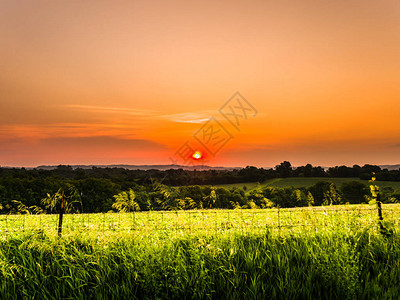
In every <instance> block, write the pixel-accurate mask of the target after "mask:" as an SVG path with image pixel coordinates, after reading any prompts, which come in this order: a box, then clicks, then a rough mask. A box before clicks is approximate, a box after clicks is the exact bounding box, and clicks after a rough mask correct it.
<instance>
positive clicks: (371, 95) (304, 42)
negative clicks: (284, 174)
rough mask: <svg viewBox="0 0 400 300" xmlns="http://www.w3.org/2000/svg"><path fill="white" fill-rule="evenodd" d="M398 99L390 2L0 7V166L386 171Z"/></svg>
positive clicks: (396, 6) (398, 145) (393, 149)
mask: <svg viewBox="0 0 400 300" xmlns="http://www.w3.org/2000/svg"><path fill="white" fill-rule="evenodd" d="M216 2H217V3H216ZM236 91H239V92H240V93H241V95H243V96H244V97H245V98H246V99H247V101H248V102H249V103H250V104H251V105H252V106H253V107H254V108H255V109H256V110H257V115H256V116H254V117H253V116H249V117H248V119H247V120H243V119H242V122H241V123H240V126H239V130H237V129H235V128H234V127H233V126H232V124H230V123H229V122H228V121H227V120H225V119H224V118H223V116H222V115H221V114H220V112H219V111H218V110H219V109H220V107H221V106H222V105H224V103H225V102H226V101H228V99H230V97H231V96H232V95H233V94H234V93H235V92H236ZM399 100H400V2H399V1H397V0H396V1H395V0H393V1H385V0H384V1H369V0H364V1H311V0H305V1H251V2H244V1H201V2H193V1H148V0H146V1H64V2H58V1H11V0H5V1H1V2H0V165H1V166H37V165H41V164H116V163H126V164H169V163H171V159H170V158H172V159H178V160H179V159H181V157H180V156H179V155H177V154H176V153H177V151H178V150H179V149H181V148H180V147H181V146H182V145H183V144H184V143H186V142H188V143H190V145H191V146H192V148H194V149H200V150H202V151H203V152H205V153H204V154H205V158H204V161H203V163H206V164H209V165H225V166H246V165H255V166H260V167H261V166H274V165H276V164H278V163H279V162H281V161H283V160H289V161H291V162H292V164H293V165H302V164H306V163H312V164H313V165H322V166H332V165H339V164H347V165H352V164H356V163H357V164H365V163H374V164H394V163H400V159H399V153H400V134H399V133H400V121H399V111H400V110H399V108H400V104H399ZM211 117H214V118H216V119H217V120H218V121H219V122H220V124H222V126H223V127H224V128H225V129H226V130H227V131H228V132H229V134H230V135H231V136H232V138H231V139H230V140H229V141H228V142H227V143H226V145H224V146H223V147H222V148H221V149H219V151H217V153H216V154H215V155H212V154H211V153H209V151H208V150H207V149H205V148H204V145H201V144H200V143H199V141H198V140H196V139H195V138H194V134H195V133H196V132H197V131H199V130H200V129H201V128H202V126H204V125H205V124H206V122H207V120H209V119H210V118H211ZM178 152H179V151H178ZM178 163H187V162H183V161H178Z"/></svg>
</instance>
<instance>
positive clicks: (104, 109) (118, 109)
mask: <svg viewBox="0 0 400 300" xmlns="http://www.w3.org/2000/svg"><path fill="white" fill-rule="evenodd" d="M63 107H66V108H72V109H79V110H84V111H87V112H105V113H124V114H129V115H141V116H153V115H157V114H158V113H159V112H158V111H155V110H147V109H135V108H124V107H110V106H93V105H78V104H71V105H64V106H63Z"/></svg>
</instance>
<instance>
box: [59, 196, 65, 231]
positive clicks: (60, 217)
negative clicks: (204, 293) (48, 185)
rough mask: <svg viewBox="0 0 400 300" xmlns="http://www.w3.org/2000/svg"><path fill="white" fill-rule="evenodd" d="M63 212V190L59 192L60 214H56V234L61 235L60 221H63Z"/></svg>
mask: <svg viewBox="0 0 400 300" xmlns="http://www.w3.org/2000/svg"><path fill="white" fill-rule="evenodd" d="M63 214H64V191H62V193H61V203H60V214H59V215H58V236H59V237H60V236H61V233H62V223H63Z"/></svg>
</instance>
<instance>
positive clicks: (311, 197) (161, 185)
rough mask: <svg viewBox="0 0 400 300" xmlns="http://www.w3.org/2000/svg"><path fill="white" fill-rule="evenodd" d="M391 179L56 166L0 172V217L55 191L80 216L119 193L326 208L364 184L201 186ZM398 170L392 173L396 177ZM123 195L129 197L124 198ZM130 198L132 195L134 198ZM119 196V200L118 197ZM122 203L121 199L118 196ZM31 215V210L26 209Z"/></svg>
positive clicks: (143, 198) (139, 199) (307, 170)
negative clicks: (69, 196) (75, 205)
mask: <svg viewBox="0 0 400 300" xmlns="http://www.w3.org/2000/svg"><path fill="white" fill-rule="evenodd" d="M373 172H375V173H376V177H377V180H385V179H386V180H388V178H389V179H391V180H394V179H395V178H397V177H396V174H397V173H399V170H397V171H388V170H382V169H381V168H380V167H379V166H372V165H365V166H363V167H359V166H353V167H343V166H341V167H334V168H329V169H327V170H325V169H323V168H321V167H313V166H311V165H309V164H308V165H306V166H302V167H297V168H293V167H292V166H291V164H290V163H289V162H283V163H281V164H280V165H277V166H276V167H275V168H274V169H272V168H271V169H263V168H256V167H246V168H243V169H238V170H231V171H228V170H221V171H220V170H201V171H188V170H182V169H177V170H173V169H171V170H166V171H159V170H127V169H122V168H96V167H93V168H92V169H73V168H71V167H69V166H58V167H57V168H55V169H53V170H41V169H31V170H28V169H24V168H0V213H17V212H20V211H21V210H23V209H22V208H25V211H26V212H28V211H29V208H30V207H35V208H40V209H42V210H44V211H47V212H49V211H48V210H47V209H46V207H45V206H44V205H43V203H42V201H41V200H42V199H43V198H45V197H46V195H52V194H55V193H56V192H57V191H58V190H60V189H62V190H65V191H74V192H73V193H74V197H75V198H76V200H77V201H78V202H79V203H81V205H80V206H79V211H80V212H85V213H89V212H107V211H110V210H113V209H115V205H114V207H113V204H115V203H116V201H117V199H118V198H117V197H118V195H120V197H121V193H124V192H125V193H128V192H129V191H132V194H131V195H132V197H133V198H134V199H133V200H132V201H134V202H135V203H136V204H137V206H136V209H137V210H139V209H140V210H161V209H162V210H166V209H201V208H267V207H274V206H280V207H295V206H307V205H330V204H342V203H362V202H368V201H369V199H370V197H371V195H370V191H369V188H368V186H367V185H365V184H363V183H361V182H356V181H355V182H347V183H344V184H343V185H342V186H340V187H337V186H335V185H334V184H333V183H330V182H329V181H322V182H318V183H317V184H315V185H313V186H311V187H308V188H293V187H286V188H277V187H261V186H258V187H256V188H254V189H252V190H250V191H246V189H245V188H244V187H242V188H239V187H235V188H224V187H212V186H202V185H207V184H208V185H210V184H211V185H216V184H224V183H241V182H263V181H265V180H267V179H271V178H279V177H359V178H362V179H370V178H371V175H372V173H373ZM396 172H397V173H396ZM127 195H128V194H127ZM133 195H134V196H133ZM122 196H124V195H123V194H122ZM382 197H383V201H384V202H397V201H399V200H400V191H394V190H393V189H391V188H386V189H384V190H383V191H382ZM120 199H121V198H120ZM31 211H32V210H31Z"/></svg>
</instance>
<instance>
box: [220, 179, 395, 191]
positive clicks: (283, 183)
mask: <svg viewBox="0 0 400 300" xmlns="http://www.w3.org/2000/svg"><path fill="white" fill-rule="evenodd" d="M319 181H329V182H333V183H334V184H335V185H336V186H337V187H340V186H341V185H342V184H343V183H345V182H349V181H359V182H362V183H364V184H365V185H369V184H370V182H369V181H368V180H361V179H359V178H326V177H289V178H275V179H269V180H267V181H265V182H262V183H260V184H259V183H257V182H247V183H233V184H221V185H216V186H218V187H225V188H232V187H237V188H243V187H244V186H246V189H247V190H252V189H254V188H256V187H257V186H260V187H267V186H272V187H290V186H292V187H295V188H300V187H309V186H312V185H314V184H316V183H317V182H319ZM375 184H376V185H378V186H380V187H382V188H384V187H392V188H393V189H394V190H396V189H400V182H398V181H375Z"/></svg>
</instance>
